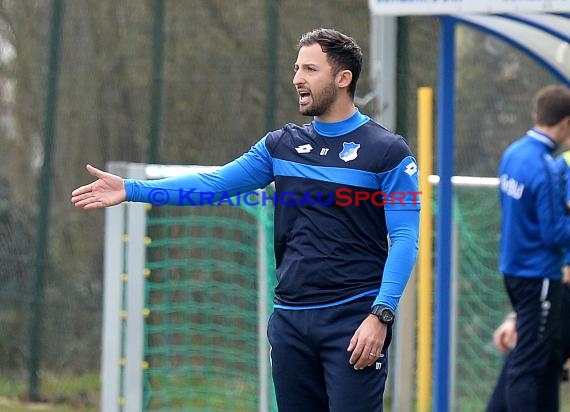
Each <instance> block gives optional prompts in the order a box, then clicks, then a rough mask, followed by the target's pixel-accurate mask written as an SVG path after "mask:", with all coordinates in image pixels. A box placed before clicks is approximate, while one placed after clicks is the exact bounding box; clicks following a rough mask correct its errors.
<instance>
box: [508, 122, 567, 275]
mask: <svg viewBox="0 0 570 412" xmlns="http://www.w3.org/2000/svg"><path fill="white" fill-rule="evenodd" d="M555 149H556V144H555V143H554V141H553V140H552V139H551V138H550V137H549V136H547V135H546V134H544V133H541V132H540V131H538V130H536V129H531V130H529V131H528V132H527V134H526V135H525V136H523V137H522V138H521V139H519V140H517V141H516V142H514V143H512V144H511V145H510V146H509V147H508V148H507V149H506V150H505V152H504V153H503V156H502V158H501V161H500V165H499V196H500V202H501V210H502V214H503V215H502V223H501V242H500V259H499V270H500V271H501V272H502V273H504V274H505V275H510V276H520V277H528V278H545V277H546V278H550V279H554V280H557V279H560V278H561V276H562V274H561V267H562V262H563V252H564V249H565V248H567V247H569V246H570V217H569V216H568V215H567V212H566V169H567V165H566V163H565V161H564V160H563V159H562V158H554V157H553V156H552V153H553V152H554V150H555Z"/></svg>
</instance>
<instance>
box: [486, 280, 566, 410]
mask: <svg viewBox="0 0 570 412" xmlns="http://www.w3.org/2000/svg"><path fill="white" fill-rule="evenodd" d="M505 285H506V288H507V292H508V294H509V298H510V300H511V303H512V305H513V308H514V309H515V312H516V314H517V344H516V346H515V347H514V349H513V350H512V351H511V352H509V354H508V355H507V356H506V358H505V363H504V365H503V369H502V370H501V374H500V376H499V379H498V381H497V384H496V386H495V390H494V392H493V394H492V396H491V399H490V401H489V404H488V405H487V412H556V411H558V410H559V383H560V375H561V344H560V319H561V307H560V304H561V284H560V281H552V280H548V279H533V278H530V279H529V278H521V277H515V276H505Z"/></svg>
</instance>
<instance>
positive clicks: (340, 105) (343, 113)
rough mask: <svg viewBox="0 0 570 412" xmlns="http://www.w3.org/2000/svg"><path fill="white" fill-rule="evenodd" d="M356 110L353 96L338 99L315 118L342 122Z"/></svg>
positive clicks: (329, 121)
mask: <svg viewBox="0 0 570 412" xmlns="http://www.w3.org/2000/svg"><path fill="white" fill-rule="evenodd" d="M355 112H356V107H355V106H354V101H353V100H352V99H351V98H348V97H347V98H345V99H342V98H339V99H337V100H336V101H335V102H334V103H333V104H332V105H331V107H330V108H329V110H327V111H326V112H325V113H323V114H322V115H320V116H315V119H316V120H318V121H319V122H324V123H335V122H341V121H343V120H345V119H348V118H349V117H350V116H352V115H353V114H354V113H355Z"/></svg>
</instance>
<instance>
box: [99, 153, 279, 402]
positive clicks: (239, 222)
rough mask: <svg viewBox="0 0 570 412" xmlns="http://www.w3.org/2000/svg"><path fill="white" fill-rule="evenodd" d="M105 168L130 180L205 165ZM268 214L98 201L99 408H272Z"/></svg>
mask: <svg viewBox="0 0 570 412" xmlns="http://www.w3.org/2000/svg"><path fill="white" fill-rule="evenodd" d="M108 166H109V167H108V170H110V171H111V172H112V173H115V174H118V175H120V176H123V177H127V178H137V179H156V178H163V177H169V176H174V175H177V174H181V173H189V172H199V171H207V170H212V169H213V168H212V167H196V166H188V167H184V166H158V165H143V164H132V163H110V164H109V165H108ZM269 190H270V189H269ZM272 212H273V211H272V208H270V207H263V206H250V205H248V206H244V207H240V206H233V205H231V203H229V202H224V203H223V204H222V205H220V206H204V207H171V206H161V207H155V206H153V207H150V205H145V204H138V203H125V204H122V205H118V206H115V207H112V208H109V209H107V210H106V213H107V215H106V227H105V229H106V235H105V238H106V245H105V285H104V288H105V298H104V300H105V302H104V307H105V309H104V329H103V353H102V358H103V361H102V381H103V388H102V404H101V409H102V410H104V411H109V412H114V411H117V412H118V411H169V412H173V411H188V410H200V411H219V410H229V409H228V408H230V407H231V410H232V411H248V412H249V411H255V410H259V411H268V410H270V408H272V404H273V401H272V399H273V395H272V393H271V390H272V385H270V383H269V382H270V375H269V365H268V362H269V356H268V344H267V338H266V333H265V330H266V324H267V317H268V311H269V308H270V306H271V302H270V296H271V294H270V293H269V290H272V288H273V278H274V276H273V270H272V268H273V267H274V263H273V262H274V261H273V252H272V250H273V248H272V233H273V227H272V224H273V217H272Z"/></svg>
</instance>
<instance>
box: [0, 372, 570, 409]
mask: <svg viewBox="0 0 570 412" xmlns="http://www.w3.org/2000/svg"><path fill="white" fill-rule="evenodd" d="M98 380H99V375H98V374H94V375H85V376H81V377H75V378H67V379H54V378H51V379H49V380H47V381H46V382H45V383H44V386H45V390H44V391H45V392H44V393H45V397H46V398H50V397H51V399H52V401H50V402H45V403H27V402H22V401H19V400H18V399H22V398H23V397H24V395H25V385H21V386H20V385H15V384H14V383H12V382H7V381H6V380H2V379H0V411H2V412H33V411H40V412H99V407H98V405H97V403H98V396H99V383H98ZM8 389H10V390H16V391H17V392H18V393H15V392H12V393H10V394H8V393H6V391H7V390H8ZM561 389H562V390H561V400H560V405H561V408H560V412H570V383H569V382H565V383H563V384H562V386H561ZM86 394H90V395H89V398H90V400H88V401H86V399H85V396H86ZM387 406H388V405H387ZM387 411H389V408H387ZM453 412H464V411H462V410H461V409H458V410H457V411H453Z"/></svg>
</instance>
